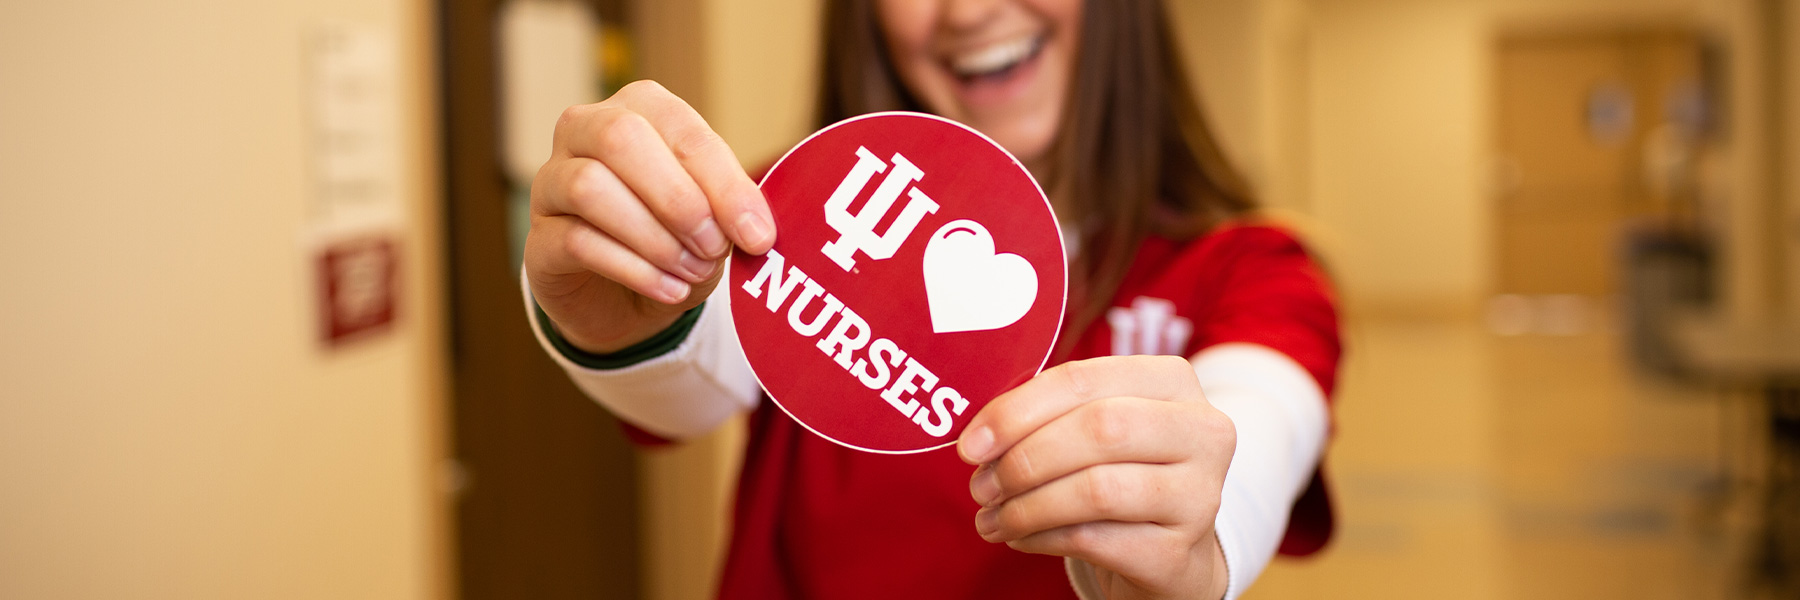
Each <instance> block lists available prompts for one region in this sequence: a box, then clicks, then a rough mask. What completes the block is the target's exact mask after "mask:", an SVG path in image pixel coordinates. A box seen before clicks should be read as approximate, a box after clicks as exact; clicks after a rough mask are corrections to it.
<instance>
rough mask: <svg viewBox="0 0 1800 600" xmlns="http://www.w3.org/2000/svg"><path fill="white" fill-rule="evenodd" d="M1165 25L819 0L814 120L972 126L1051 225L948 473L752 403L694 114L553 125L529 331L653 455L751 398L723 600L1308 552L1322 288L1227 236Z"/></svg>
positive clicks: (1227, 578) (1277, 253)
mask: <svg viewBox="0 0 1800 600" xmlns="http://www.w3.org/2000/svg"><path fill="white" fill-rule="evenodd" d="M1162 10H1163V9H1162V7H1161V5H1160V3H1159V2H1157V1H1155V0H1112V1H1108V2H1088V3H1086V5H1085V6H1084V3H1083V2H1082V0H835V1H830V2H828V6H827V8H826V14H825V19H824V26H825V40H824V53H823V60H824V70H823V76H824V81H823V82H822V86H821V93H820V98H819V104H818V110H819V124H820V125H821V126H823V125H826V124H829V123H832V122H835V121H837V120H840V119H842V118H845V117H849V116H853V115H856V114H861V113H866V112H871V111H877V110H894V109H901V110H919V111H926V112H932V113H936V114H938V115H942V116H945V117H948V118H951V119H954V120H957V121H960V122H962V123H965V124H968V125H969V126H971V127H974V128H975V129H977V130H980V131H981V132H983V133H985V134H987V135H988V136H989V137H991V138H992V139H994V140H995V141H997V142H998V143H999V144H1001V145H1002V146H1004V147H1006V148H1007V150H1009V151H1011V152H1012V153H1013V154H1014V155H1015V156H1016V157H1018V158H1019V159H1020V161H1021V162H1023V163H1024V164H1025V165H1026V167H1027V168H1028V169H1030V170H1031V172H1032V173H1033V174H1034V176H1035V177H1037V178H1038V180H1039V181H1040V182H1044V183H1045V184H1046V185H1045V187H1046V189H1047V190H1048V193H1049V194H1050V196H1051V201H1052V205H1053V206H1054V208H1055V209H1056V211H1057V213H1058V216H1059V219H1060V220H1061V221H1062V222H1063V223H1064V224H1065V226H1070V227H1072V229H1071V230H1072V231H1073V232H1076V235H1073V236H1069V237H1071V238H1072V239H1073V242H1072V243H1071V246H1072V247H1071V249H1070V250H1071V252H1070V254H1071V256H1072V258H1071V271H1070V272H1071V289H1070V298H1071V300H1070V303H1069V306H1070V307H1071V310H1070V311H1069V320H1068V322H1067V323H1065V329H1064V333H1063V336H1062V340H1063V341H1062V343H1061V344H1060V347H1059V349H1058V352H1057V360H1058V361H1060V362H1061V364H1060V365H1058V366H1056V367H1053V368H1050V369H1047V370H1046V371H1044V372H1043V373H1042V374H1040V375H1038V376H1037V377H1036V378H1034V379H1032V380H1031V381H1028V382H1026V383H1025V384H1023V385H1021V386H1020V387H1018V388H1016V389H1014V390H1012V391H1009V392H1007V393H1005V394H1003V395H1001V396H1000V397H998V398H996V399H994V400H993V401H992V402H991V403H990V404H988V405H987V406H986V407H984V408H983V409H982V411H981V412H980V413H978V414H977V415H975V416H974V418H973V419H972V420H971V421H970V422H969V425H968V426H967V427H966V429H965V430H964V432H963V434H962V437H961V438H960V440H959V441H958V444H957V453H956V454H955V455H952V454H950V453H947V452H931V453H925V454H920V455H908V456H885V455H868V454H862V453H858V452H855V451H851V450H847V449H844V448H841V447H838V446H836V445H834V444H832V443H830V442H828V441H825V440H822V439H820V438H818V437H816V436H813V435H812V434H810V433H808V432H806V431H805V430H803V429H802V428H801V427H799V426H798V425H797V424H795V423H793V422H792V421H791V420H789V419H788V418H787V417H786V415H784V414H782V413H781V412H780V411H778V410H775V409H774V408H773V407H772V406H771V403H770V402H765V401H763V400H762V398H761V393H760V390H759V389H758V388H757V386H756V383H755V380H754V379H753V378H752V377H751V376H750V375H749V372H748V368H747V366H746V365H745V363H744V359H743V356H742V353H741V350H740V349H739V348H738V347H737V343H736V340H735V338H734V337H733V334H732V328H731V326H730V323H729V320H728V319H729V317H728V314H729V311H728V310H726V309H725V307H724V306H723V304H724V302H725V300H724V298H725V296H724V295H723V294H720V295H717V296H713V299H712V300H710V301H709V300H708V297H709V296H712V294H711V292H712V290H714V289H716V288H717V287H718V286H717V284H718V282H719V279H720V277H721V275H722V274H723V271H724V269H722V268H721V267H722V266H723V261H724V257H725V256H727V255H728V254H730V251H731V249H732V248H733V246H736V247H738V248H741V249H743V250H745V251H747V252H750V253H752V254H761V253H763V252H766V251H767V250H768V249H769V248H770V246H771V245H772V244H773V243H774V240H775V237H776V235H778V232H776V231H774V229H773V225H772V222H773V221H772V219H771V218H770V215H769V212H768V211H769V209H768V206H767V204H766V202H765V201H764V199H763V197H762V196H761V194H760V192H759V191H758V190H757V188H756V185H755V183H754V182H753V181H752V178H751V176H750V175H749V174H747V173H746V172H745V171H744V169H743V168H742V167H740V166H739V162H738V160H737V158H736V157H735V156H734V155H733V154H732V153H731V150H730V149H729V148H727V147H726V145H725V144H724V143H723V142H722V141H721V140H720V139H719V137H718V136H717V135H716V134H714V133H713V132H712V130H711V129H710V128H708V126H707V125H706V123H705V121H704V120H703V119H701V117H700V116H699V115H698V114H696V113H695V112H694V111H693V109H691V108H690V107H688V105H687V104H686V103H684V102H682V101H681V100H680V99H679V98H676V97H674V96H673V95H671V94H669V93H668V92H667V91H666V90H664V89H662V88H661V87H659V86H656V85H655V84H654V83H648V82H640V83H638V84H633V85H632V86H629V87H627V88H626V89H624V90H621V91H620V92H619V93H618V94H616V95H614V96H613V97H612V98H609V99H607V100H606V101H604V102H601V103H598V104H594V105H587V106H578V107H573V108H570V109H569V110H568V111H566V112H565V113H564V115H563V117H562V119H560V120H559V122H558V123H557V126H556V142H555V150H554V155H553V157H552V158H551V159H550V161H549V162H547V163H545V165H544V166H543V168H542V169H541V170H540V171H539V173H538V176H537V180H536V181H535V182H534V184H533V186H532V205H533V217H532V229H531V234H530V237H529V239H528V242H527V246H526V260H525V274H524V278H525V285H526V288H527V290H526V291H527V301H528V303H535V306H536V307H538V308H536V309H534V310H532V313H531V314H532V317H533V326H534V328H535V329H537V330H538V332H539V334H540V338H541V339H542V340H543V341H544V342H545V344H546V346H547V347H549V348H551V353H552V355H553V357H555V358H556V359H557V360H558V361H559V362H560V363H562V364H563V365H564V367H565V368H566V369H567V370H568V371H569V372H570V374H571V377H573V378H574V379H575V380H576V382H577V384H579V385H580V386H581V387H582V388H583V389H584V390H586V391H587V392H588V393H589V394H590V395H592V396H594V397H595V399H596V400H598V401H600V402H601V403H602V404H604V405H605V406H607V407H608V408H609V409H611V410H612V411H614V412H615V413H616V414H618V415H619V416H620V417H621V418H623V419H624V420H625V421H627V422H628V423H631V424H632V425H635V426H636V427H637V428H639V429H641V430H642V431H645V432H649V433H651V434H654V436H656V437H660V438H662V439H668V440H678V439H681V438H685V437H689V436H693V435H698V434H702V433H705V432H706V431H708V430H710V429H712V428H713V427H715V426H717V425H718V424H719V423H720V422H722V421H723V420H724V419H725V418H727V417H729V416H731V415H732V414H735V413H738V412H743V411H750V412H751V416H750V419H749V422H750V441H749V447H748V451H747V454H746V458H745V465H744V470H743V473H742V476H741V478H740V482H739V490H738V499H737V507H736V511H735V517H736V519H735V521H736V522H735V529H734V532H733V537H732V542H731V547H730V552H729V556H728V557H727V561H726V566H725V572H724V574H723V577H722V583H721V588H722V589H721V591H720V595H721V596H722V597H726V598H762V597H770V598H778V597H779V598H788V597H826V598H838V597H857V598H869V597H896V598H900V597H905V598H919V597H932V598H941V597H970V598H1006V597H1019V598H1045V597H1073V596H1075V595H1077V594H1079V595H1080V596H1083V597H1089V598H1097V597H1106V598H1220V597H1235V596H1236V595H1237V594H1239V593H1241V592H1242V590H1243V589H1244V588H1245V587H1246V586H1248V585H1249V583H1250V582H1251V581H1253V580H1254V579H1255V577H1256V575H1257V574H1258V573H1259V572H1260V571H1261V570H1262V567H1263V566H1264V565H1265V564H1266V563H1267V561H1268V560H1269V559H1270V557H1271V556H1272V555H1273V554H1274V553H1275V552H1276V549H1277V546H1278V545H1281V544H1282V543H1283V532H1284V531H1287V532H1288V534H1289V535H1288V538H1287V540H1286V543H1287V547H1286V548H1285V549H1287V550H1301V551H1310V550H1312V549H1316V548H1317V546H1318V545H1319V544H1320V543H1322V541H1323V539H1324V537H1325V534H1327V533H1328V532H1329V529H1330V525H1329V511H1328V509H1323V510H1321V509H1320V507H1321V506H1322V505H1321V504H1319V502H1322V500H1323V496H1322V495H1320V494H1319V493H1318V491H1317V490H1316V489H1315V490H1314V491H1313V492H1312V493H1308V494H1307V495H1306V498H1308V499H1309V500H1307V501H1302V505H1303V507H1308V508H1309V510H1305V511H1298V512H1295V513H1294V515H1295V516H1296V520H1295V522H1294V523H1293V526H1292V527H1289V519H1288V517H1289V511H1290V507H1293V506H1294V505H1295V502H1296V499H1297V498H1300V497H1301V492H1302V490H1303V489H1306V488H1307V486H1308V483H1309V482H1312V483H1313V484H1315V488H1316V483H1317V478H1316V467H1317V464H1318V460H1319V455H1320V453H1321V452H1322V447H1323V442H1324V438H1325V435H1326V428H1327V421H1328V417H1327V402H1326V396H1327V394H1328V393H1329V390H1330V389H1331V386H1332V381H1333V378H1334V377H1335V373H1336V365H1337V360H1338V353H1339V347H1338V337H1337V321H1336V315H1335V310H1334V307H1333V304H1332V300H1331V298H1330V294H1329V291H1328V288H1327V286H1326V284H1325V281H1324V278H1323V277H1322V276H1321V275H1320V274H1319V271H1318V269H1317V268H1316V266H1315V265H1314V264H1313V262H1312V261H1311V259H1309V258H1308V257H1307V255H1306V253H1305V251H1304V250H1303V249H1302V248H1301V247H1300V245H1299V244H1298V243H1297V242H1295V241H1294V239H1293V238H1292V237H1290V236H1288V235H1287V234H1285V233H1283V232H1281V231H1280V230H1277V229H1273V228H1269V227H1263V226H1255V225H1251V224H1247V223H1246V222H1244V219H1243V217H1244V215H1245V213H1246V211H1248V210H1249V209H1250V208H1251V207H1252V206H1253V203H1252V201H1251V199H1250V196H1249V194H1248V192H1247V190H1246V188H1245V185H1244V184H1243V182H1242V181H1241V179H1240V178H1239V177H1238V175H1237V174H1236V173H1235V172H1234V171H1233V170H1232V169H1231V168H1230V167H1229V166H1228V165H1227V164H1226V161H1225V160H1224V158H1223V156H1222V155H1221V153H1220V151H1219V149H1218V146H1217V144H1216V143H1215V142H1214V140H1213V138H1212V136H1211V135H1210V133H1209V132H1208V131H1207V129H1206V126H1205V123H1204V120H1203V119H1202V118H1201V117H1200V113H1199V111H1198V108H1197V107H1196V103H1195V102H1194V100H1193V98H1192V96H1191V92H1190V91H1189V89H1188V88H1187V85H1186V82H1185V78H1184V76H1183V72H1182V70H1181V67H1180V65H1179V64H1178V61H1177V60H1176V55H1175V53H1174V50H1173V47H1172V43H1171V40H1170V37H1169V32H1168V31H1167V29H1166V27H1165V26H1164V22H1163V13H1162ZM959 458H960V459H961V460H960V461H959V460H958V459H959ZM965 463H966V464H965ZM970 465H974V467H971V466H970ZM1228 471H1229V473H1228Z"/></svg>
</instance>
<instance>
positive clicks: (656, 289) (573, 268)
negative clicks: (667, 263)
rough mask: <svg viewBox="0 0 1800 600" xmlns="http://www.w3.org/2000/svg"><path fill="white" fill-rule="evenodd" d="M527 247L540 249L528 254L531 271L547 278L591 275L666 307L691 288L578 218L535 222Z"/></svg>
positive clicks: (527, 240) (679, 298) (564, 217)
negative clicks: (616, 283) (575, 274)
mask: <svg viewBox="0 0 1800 600" xmlns="http://www.w3.org/2000/svg"><path fill="white" fill-rule="evenodd" d="M526 244H528V245H538V246H540V247H539V248H537V249H534V250H533V251H528V252H526V253H525V255H526V256H531V257H536V258H535V259H534V260H535V264H533V265H532V270H533V271H535V272H539V273H546V274H568V273H579V272H583V271H592V272H594V273H597V274H599V275H600V276H601V277H605V278H607V279H611V280H613V281H616V282H618V283H619V284H620V285H623V286H625V287H627V288H631V290H632V291H635V292H637V293H639V294H643V295H644V296H646V297H649V298H651V299H653V300H656V301H658V302H662V303H665V304H678V303H680V302H681V301H682V300H685V299H686V298H687V295H688V293H689V292H690V291H692V287H691V286H689V285H688V283H687V282H685V281H682V280H681V279H680V278H677V277H675V276H673V275H670V274H668V273H665V272H663V270H662V269H659V268H657V267H656V265H652V264H650V262H649V261H646V260H644V258H643V257H641V256H638V255H637V253H636V252H632V251H631V249H630V248H626V247H625V245H624V244H621V243H619V241H618V240H616V239H613V237H612V236H609V235H606V234H605V233H603V232H601V231H600V230H599V229H596V228H595V227H594V226H593V225H591V224H589V223H588V222H586V221H583V220H581V219H580V218H579V217H574V216H569V215H563V216H555V217H537V218H534V219H532V225H531V235H530V237H528V238H526Z"/></svg>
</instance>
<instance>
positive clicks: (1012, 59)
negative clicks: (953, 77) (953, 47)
mask: <svg viewBox="0 0 1800 600" xmlns="http://www.w3.org/2000/svg"><path fill="white" fill-rule="evenodd" d="M1037 46H1038V37H1037V36H1027V37H1020V38H1016V39H1012V40H1008V41H1004V42H1000V43H997V44H989V45H987V46H986V47H983V48H980V49H977V50H975V51H973V52H965V53H962V54H958V55H956V56H953V57H951V58H950V70H951V71H952V72H954V73H956V74H957V75H958V76H960V77H973V76H976V75H986V74H989V73H998V72H1000V71H1004V70H1007V69H1010V68H1012V67H1013V66H1014V65H1017V64H1019V63H1020V62H1024V60H1025V59H1026V58H1030V57H1031V53H1032V52H1036V51H1037Z"/></svg>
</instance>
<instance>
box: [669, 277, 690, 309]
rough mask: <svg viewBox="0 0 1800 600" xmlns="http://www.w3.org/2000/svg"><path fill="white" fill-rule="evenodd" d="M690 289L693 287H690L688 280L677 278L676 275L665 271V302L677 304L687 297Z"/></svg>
mask: <svg viewBox="0 0 1800 600" xmlns="http://www.w3.org/2000/svg"><path fill="white" fill-rule="evenodd" d="M690 289H692V288H689V287H688V284H687V282H686V281H682V280H680V279H676V278H675V276H674V275H669V274H666V273H665V274H664V275H663V276H662V295H663V302H667V303H669V304H675V303H677V302H681V301H682V300H685V299H687V295H688V290H690Z"/></svg>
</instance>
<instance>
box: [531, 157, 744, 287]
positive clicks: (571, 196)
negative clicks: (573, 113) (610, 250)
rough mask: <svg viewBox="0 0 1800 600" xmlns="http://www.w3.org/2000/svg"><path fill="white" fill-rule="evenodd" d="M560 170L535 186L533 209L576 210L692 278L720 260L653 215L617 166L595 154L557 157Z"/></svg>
mask: <svg viewBox="0 0 1800 600" xmlns="http://www.w3.org/2000/svg"><path fill="white" fill-rule="evenodd" d="M547 168H549V169H552V170H553V171H554V172H552V173H550V174H548V176H547V177H544V178H541V179H542V180H543V181H544V182H545V183H544V184H543V185H540V186H536V187H534V188H533V190H532V191H533V192H534V196H536V197H537V198H535V199H534V202H533V203H532V205H533V210H534V211H535V212H539V213H540V214H547V215H557V214H573V215H576V216H579V217H581V218H582V219H583V220H586V221H587V222H588V223H589V224H592V225H594V226H595V227H597V228H599V229H600V231H601V232H604V233H606V234H607V235H608V236H611V237H612V238H613V239H615V240H617V241H619V242H620V243H623V244H624V245H625V246H626V247H628V248H630V249H631V250H632V251H633V252H635V253H637V254H638V256H642V257H644V258H645V260H648V261H649V262H650V263H651V264H654V265H656V266H657V268H660V269H662V270H663V271H665V272H668V273H671V274H674V275H678V276H680V277H681V278H683V279H685V280H687V281H688V282H689V283H700V282H703V281H706V279H707V278H709V277H711V276H712V274H713V272H714V271H716V270H717V267H718V262H716V261H711V260H707V259H704V258H700V257H698V256H695V255H694V253H693V252H691V251H689V250H687V249H686V248H685V247H683V246H682V245H681V242H680V241H678V240H676V239H675V236H674V234H672V233H669V230H668V229H666V228H664V227H663V225H662V223H661V222H660V221H658V220H657V219H656V216H655V215H652V214H650V210H649V209H648V208H645V207H644V203H643V201H642V200H640V199H639V198H638V196H637V194H635V193H633V192H632V191H631V188H630V187H628V186H626V185H625V182H623V181H621V180H619V178H618V176H616V175H615V174H614V173H613V172H612V169H608V168H607V167H606V165H604V164H602V163H600V161H597V160H594V159H591V158H569V159H564V160H561V161H557V164H556V165H555V166H553V167H547Z"/></svg>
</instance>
